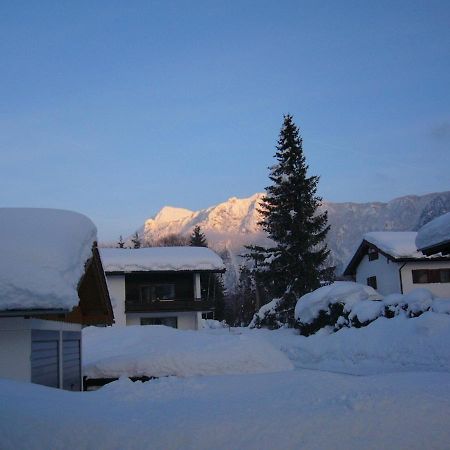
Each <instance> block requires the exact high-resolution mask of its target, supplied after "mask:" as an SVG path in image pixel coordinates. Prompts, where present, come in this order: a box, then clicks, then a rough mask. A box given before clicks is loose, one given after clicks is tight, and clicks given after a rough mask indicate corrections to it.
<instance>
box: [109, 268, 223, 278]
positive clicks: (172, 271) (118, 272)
mask: <svg viewBox="0 0 450 450" xmlns="http://www.w3.org/2000/svg"><path fill="white" fill-rule="evenodd" d="M225 272H226V269H225V268H224V269H212V270H196V269H192V270H111V271H106V272H105V274H106V276H108V275H111V276H113V275H127V274H143V273H152V274H155V273H160V274H165V273H192V274H194V273H225Z"/></svg>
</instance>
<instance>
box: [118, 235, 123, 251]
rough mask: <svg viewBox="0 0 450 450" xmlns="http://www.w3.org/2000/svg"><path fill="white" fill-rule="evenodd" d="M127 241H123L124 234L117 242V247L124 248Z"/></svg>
mask: <svg viewBox="0 0 450 450" xmlns="http://www.w3.org/2000/svg"><path fill="white" fill-rule="evenodd" d="M124 246H125V242H124V241H123V238H122V235H120V237H119V242H118V243H117V248H124Z"/></svg>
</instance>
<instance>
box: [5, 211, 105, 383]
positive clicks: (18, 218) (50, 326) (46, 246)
mask: <svg viewBox="0 0 450 450" xmlns="http://www.w3.org/2000/svg"><path fill="white" fill-rule="evenodd" d="M0 248H1V249H2V250H1V256H0V377H2V378H10V379H14V380H20V381H31V382H32V383H37V384H42V385H45V386H51V387H56V388H62V389H67V390H77V391H78V390H82V388H83V386H82V365H81V356H82V355H81V327H82V325H111V324H112V323H113V311H112V306H111V303H110V299H109V294H108V289H107V286H106V280H105V276H104V272H103V268H102V264H101V260H100V255H99V253H98V250H97V247H96V228H95V226H94V224H93V223H92V222H91V221H90V220H89V219H88V218H87V217H85V216H83V215H81V214H78V213H75V212H71V211H62V210H55V209H38V208H0Z"/></svg>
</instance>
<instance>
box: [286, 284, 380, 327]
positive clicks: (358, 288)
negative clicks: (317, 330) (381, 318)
mask: <svg viewBox="0 0 450 450" xmlns="http://www.w3.org/2000/svg"><path fill="white" fill-rule="evenodd" d="M381 299H382V297H381V295H380V294H378V292H377V291H375V289H373V288H371V287H370V286H365V285H362V284H358V283H353V282H351V281H336V282H334V283H332V284H329V285H327V286H323V287H321V288H319V289H316V290H315V291H313V292H310V293H309V294H306V295H304V296H302V297H300V299H299V300H298V302H297V305H296V306H295V312H294V316H295V319H296V320H298V321H300V322H302V323H311V322H312V321H313V320H314V319H315V318H317V316H318V315H319V313H320V311H327V310H328V308H329V307H330V305H331V304H333V303H343V304H344V311H347V312H348V311H352V307H353V305H355V304H356V303H359V302H363V304H362V305H358V309H357V310H355V311H354V314H353V315H357V316H359V315H361V317H368V316H372V315H373V314H374V313H375V311H376V310H377V309H378V306H373V305H371V303H369V302H372V301H373V300H381Z"/></svg>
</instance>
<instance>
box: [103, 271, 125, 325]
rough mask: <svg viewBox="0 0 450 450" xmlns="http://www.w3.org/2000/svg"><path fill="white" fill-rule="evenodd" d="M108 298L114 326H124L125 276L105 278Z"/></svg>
mask: <svg viewBox="0 0 450 450" xmlns="http://www.w3.org/2000/svg"><path fill="white" fill-rule="evenodd" d="M106 284H107V285H108V291H109V296H110V297H111V304H112V306H113V311H114V324H115V325H120V326H125V325H127V319H126V316H125V275H108V276H107V277H106Z"/></svg>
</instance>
